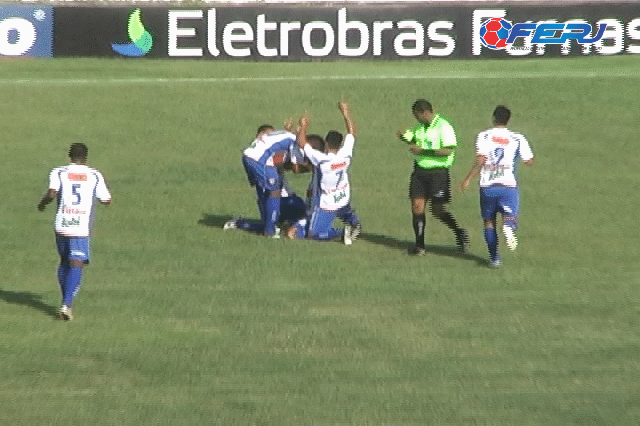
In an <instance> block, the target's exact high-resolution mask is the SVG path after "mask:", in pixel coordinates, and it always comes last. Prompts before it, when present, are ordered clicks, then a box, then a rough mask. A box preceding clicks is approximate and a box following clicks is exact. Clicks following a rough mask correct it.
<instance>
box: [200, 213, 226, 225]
mask: <svg viewBox="0 0 640 426" xmlns="http://www.w3.org/2000/svg"><path fill="white" fill-rule="evenodd" d="M230 219H233V216H229V215H223V216H221V215H217V214H208V213H203V214H202V219H200V220H199V221H198V225H204V226H211V227H213V228H222V227H223V226H224V224H225V222H226V221H228V220H230Z"/></svg>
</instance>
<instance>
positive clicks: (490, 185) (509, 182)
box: [460, 105, 533, 267]
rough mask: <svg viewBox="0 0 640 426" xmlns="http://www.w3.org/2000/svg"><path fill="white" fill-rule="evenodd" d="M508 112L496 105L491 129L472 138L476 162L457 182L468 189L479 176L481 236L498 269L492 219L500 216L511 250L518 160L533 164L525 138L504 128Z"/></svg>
mask: <svg viewBox="0 0 640 426" xmlns="http://www.w3.org/2000/svg"><path fill="white" fill-rule="evenodd" d="M510 117H511V111H509V109H508V108H506V107H504V106H502V105H500V106H497V107H496V109H495V110H494V112H493V124H494V127H493V128H491V129H488V130H485V131H483V132H480V133H479V134H478V137H477V138H476V161H475V163H474V165H473V166H472V167H471V170H470V171H469V173H468V174H467V177H466V178H465V179H464V180H463V181H462V182H461V183H460V189H461V190H465V189H467V188H468V187H469V182H470V181H471V179H473V178H474V177H475V176H476V175H480V209H481V214H482V219H483V221H484V237H485V241H486V242H487V248H488V249H489V265H490V266H492V267H498V266H500V264H501V263H502V262H501V260H500V256H499V255H498V236H497V232H496V216H497V214H498V213H500V214H501V215H502V219H503V227H502V231H503V233H504V236H505V241H506V243H507V247H508V248H509V249H511V250H515V249H516V247H517V245H518V240H517V238H516V235H515V231H516V229H517V227H518V214H519V213H520V194H519V192H518V182H517V180H516V167H517V162H518V160H522V161H523V162H524V163H525V164H532V163H533V152H532V151H531V147H530V146H529V142H528V141H527V139H526V138H525V137H524V136H523V135H521V134H520V133H516V132H512V131H511V130H509V129H508V128H507V123H508V122H509V119H510Z"/></svg>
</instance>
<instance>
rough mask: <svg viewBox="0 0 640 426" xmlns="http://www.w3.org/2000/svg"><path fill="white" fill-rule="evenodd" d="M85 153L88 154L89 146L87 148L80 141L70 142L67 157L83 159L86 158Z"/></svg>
mask: <svg viewBox="0 0 640 426" xmlns="http://www.w3.org/2000/svg"><path fill="white" fill-rule="evenodd" d="M87 154H89V148H87V146H86V145H85V144H83V143H82V142H76V143H74V144H71V147H70V148H69V158H71V159H72V160H74V159H82V160H85V159H86V158H87Z"/></svg>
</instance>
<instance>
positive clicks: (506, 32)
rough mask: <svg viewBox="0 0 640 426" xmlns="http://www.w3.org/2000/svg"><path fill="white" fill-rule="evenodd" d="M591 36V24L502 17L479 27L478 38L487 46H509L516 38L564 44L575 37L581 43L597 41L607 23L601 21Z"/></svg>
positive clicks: (541, 42) (498, 48)
mask: <svg viewBox="0 0 640 426" xmlns="http://www.w3.org/2000/svg"><path fill="white" fill-rule="evenodd" d="M596 28H597V30H598V31H597V33H596V35H595V36H594V37H591V32H592V30H593V29H592V27H591V25H589V24H587V23H577V22H573V23H557V22H544V23H540V24H535V23H532V22H522V23H516V24H512V23H511V22H509V21H507V20H506V19H504V18H491V19H489V20H487V21H485V22H483V23H482V25H481V26H480V34H479V35H480V41H481V42H482V44H484V45H485V46H486V47H488V48H489V49H493V50H500V49H508V48H509V47H511V45H512V44H513V42H514V41H515V40H516V39H517V38H519V37H523V38H527V37H528V38H531V44H564V43H566V42H567V41H569V40H576V41H577V42H578V43H580V44H591V43H595V42H597V41H599V40H600V39H601V38H602V36H603V35H604V31H605V29H606V28H607V24H600V25H598V26H597V27H596Z"/></svg>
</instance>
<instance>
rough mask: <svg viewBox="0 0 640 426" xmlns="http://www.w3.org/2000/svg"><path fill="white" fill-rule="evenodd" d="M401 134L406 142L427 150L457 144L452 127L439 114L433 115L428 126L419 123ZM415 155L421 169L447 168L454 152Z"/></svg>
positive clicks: (451, 162)
mask: <svg viewBox="0 0 640 426" xmlns="http://www.w3.org/2000/svg"><path fill="white" fill-rule="evenodd" d="M403 136H404V138H405V139H406V140H407V141H408V142H410V143H414V144H416V146H418V147H420V148H422V149H428V150H437V149H441V148H454V147H456V146H457V145H458V143H457V141H456V133H455V131H454V130H453V127H452V126H451V124H449V122H448V121H447V120H445V119H444V118H442V117H440V114H436V115H434V116H433V120H431V124H429V126H425V124H424V123H419V124H418V125H417V126H415V127H413V128H411V129H409V130H407V131H406V132H404V134H403ZM416 157H417V158H416V164H417V165H418V167H421V168H423V169H435V168H449V167H451V166H452V165H453V160H454V158H455V152H452V153H451V154H449V155H447V156H435V155H416Z"/></svg>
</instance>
